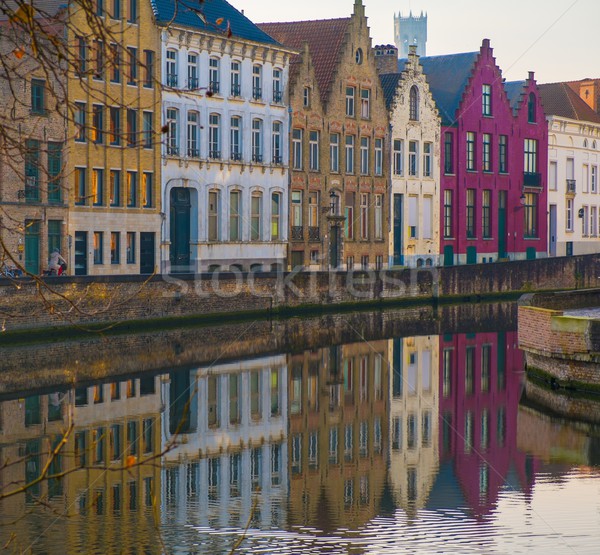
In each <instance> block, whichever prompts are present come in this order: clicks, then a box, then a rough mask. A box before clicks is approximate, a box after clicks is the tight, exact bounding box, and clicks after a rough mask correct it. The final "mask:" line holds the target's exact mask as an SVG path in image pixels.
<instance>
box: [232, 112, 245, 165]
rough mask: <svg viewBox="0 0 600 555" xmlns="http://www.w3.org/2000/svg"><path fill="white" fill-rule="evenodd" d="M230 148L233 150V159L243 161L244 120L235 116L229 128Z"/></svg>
mask: <svg viewBox="0 0 600 555" xmlns="http://www.w3.org/2000/svg"><path fill="white" fill-rule="evenodd" d="M229 146H230V148H231V159H232V160H241V159H242V118H240V117H239V116H233V117H232V118H231V121H230V127H229Z"/></svg>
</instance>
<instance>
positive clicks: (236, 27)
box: [151, 0, 277, 44]
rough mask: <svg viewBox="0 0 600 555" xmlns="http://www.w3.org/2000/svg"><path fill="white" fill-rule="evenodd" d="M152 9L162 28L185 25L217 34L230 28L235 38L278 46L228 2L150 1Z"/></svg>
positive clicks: (223, 32)
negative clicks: (171, 25)
mask: <svg viewBox="0 0 600 555" xmlns="http://www.w3.org/2000/svg"><path fill="white" fill-rule="evenodd" d="M151 5H152V11H153V12H154V17H156V22H157V23H158V24H159V25H170V24H176V25H183V26H185V27H192V28H194V29H200V30H201V31H206V32H208V33H215V34H225V33H226V32H227V25H229V28H230V30H231V33H232V35H233V36H234V37H237V38H240V39H245V40H249V41H252V42H262V43H267V44H277V41H276V40H274V39H273V38H272V37H270V36H269V35H268V34H267V33H265V32H264V31H262V30H261V29H259V28H258V27H257V26H256V25H255V24H254V23H252V21H250V20H249V19H248V18H247V17H246V16H245V15H244V14H243V13H241V12H239V11H238V10H236V9H235V8H234V7H233V6H232V5H231V4H229V3H228V2H225V0H188V1H186V2H181V1H179V0H151ZM217 20H219V21H221V20H222V23H221V24H220V25H219V24H217Z"/></svg>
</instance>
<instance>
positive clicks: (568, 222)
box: [565, 198, 573, 231]
mask: <svg viewBox="0 0 600 555" xmlns="http://www.w3.org/2000/svg"><path fill="white" fill-rule="evenodd" d="M566 212H567V213H566V218H565V229H566V231H573V199H572V198H568V199H567V206H566Z"/></svg>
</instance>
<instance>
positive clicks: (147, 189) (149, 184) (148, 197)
mask: <svg viewBox="0 0 600 555" xmlns="http://www.w3.org/2000/svg"><path fill="white" fill-rule="evenodd" d="M153 183H154V174H152V173H149V172H144V173H143V174H142V187H141V193H142V208H152V206H153V205H154V191H153Z"/></svg>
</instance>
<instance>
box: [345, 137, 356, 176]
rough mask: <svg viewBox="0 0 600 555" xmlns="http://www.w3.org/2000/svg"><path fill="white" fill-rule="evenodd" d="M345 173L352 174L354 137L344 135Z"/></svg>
mask: <svg viewBox="0 0 600 555" xmlns="http://www.w3.org/2000/svg"><path fill="white" fill-rule="evenodd" d="M346 173H354V135H346Z"/></svg>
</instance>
